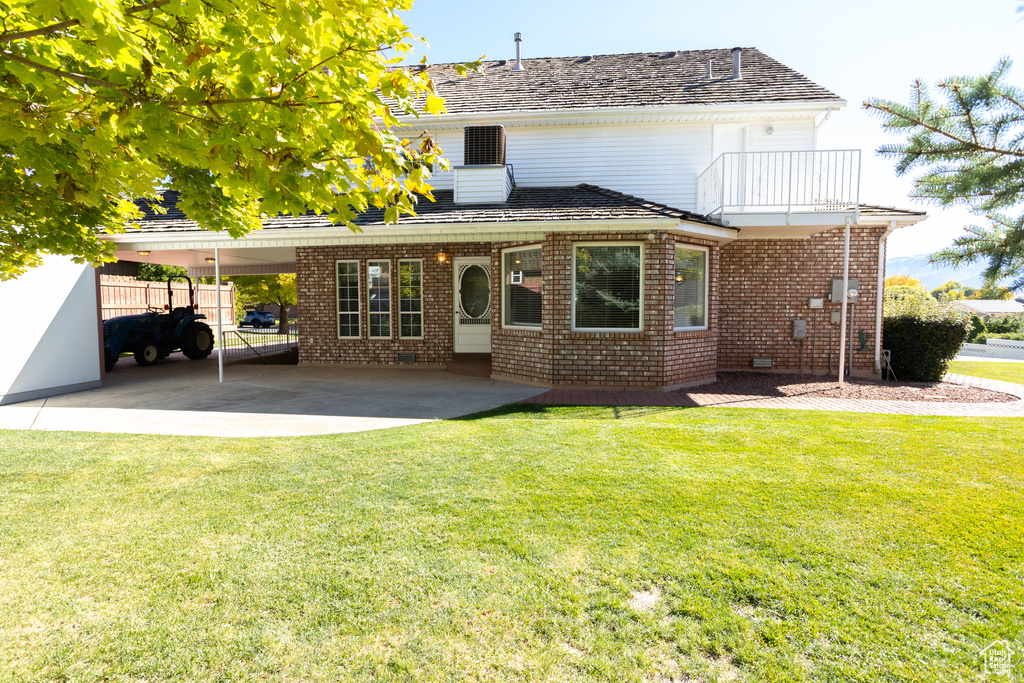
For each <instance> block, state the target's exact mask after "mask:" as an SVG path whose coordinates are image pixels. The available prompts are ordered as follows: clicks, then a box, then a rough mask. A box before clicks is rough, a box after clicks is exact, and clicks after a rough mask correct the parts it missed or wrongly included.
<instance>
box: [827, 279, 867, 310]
mask: <svg viewBox="0 0 1024 683" xmlns="http://www.w3.org/2000/svg"><path fill="white" fill-rule="evenodd" d="M847 282H849V283H850V287H849V288H850V289H851V290H856V291H857V292H860V281H859V280H854V279H853V278H852V277H851V278H850V279H849V280H847ZM858 298H860V295H859V294H857V295H854V296H851V297H850V298H849V300H848V302H849V303H851V304H855V303H857V299H858ZM829 300H830V301H832V302H834V303H837V304H841V303H843V279H842V278H837V279H835V280H833V281H832V295H831V296H830V297H829Z"/></svg>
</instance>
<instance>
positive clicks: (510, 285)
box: [501, 246, 544, 327]
mask: <svg viewBox="0 0 1024 683" xmlns="http://www.w3.org/2000/svg"><path fill="white" fill-rule="evenodd" d="M501 262H502V271H503V281H502V287H501V294H502V308H503V310H504V314H503V318H502V322H503V324H504V325H505V326H506V327H520V326H522V327H540V324H541V323H540V320H541V303H542V301H543V295H544V291H543V290H544V286H543V282H542V277H541V276H542V275H543V271H542V267H541V248H540V247H539V246H535V247H527V248H525V249H522V248H516V249H506V250H505V251H504V252H503V253H502V260H501Z"/></svg>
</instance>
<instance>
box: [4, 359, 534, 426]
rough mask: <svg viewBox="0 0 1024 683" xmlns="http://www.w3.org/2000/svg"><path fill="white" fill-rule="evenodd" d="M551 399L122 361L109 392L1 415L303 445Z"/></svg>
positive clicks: (20, 406)
mask: <svg viewBox="0 0 1024 683" xmlns="http://www.w3.org/2000/svg"><path fill="white" fill-rule="evenodd" d="M543 391H544V390H543V389H537V388H534V387H528V386H523V385H521V384H513V383H511V382H499V381H495V380H491V379H487V378H483V377H464V376H460V375H453V374H450V373H448V372H445V371H443V370H422V369H416V368H406V367H396V368H354V369H353V368H335V367H330V366H319V367H298V366H295V365H229V366H227V367H226V368H225V370H224V383H223V384H220V383H219V382H218V381H217V362H216V356H211V357H210V358H209V359H207V360H205V361H189V360H186V359H185V358H184V357H182V356H181V354H172V356H171V357H170V358H168V359H166V360H164V361H161V362H160V363H158V364H156V365H154V366H151V367H148V368H143V367H139V366H138V365H136V364H135V362H134V361H132V360H131V359H127V358H123V359H121V361H120V362H119V363H118V364H117V366H116V367H115V368H114V370H113V371H112V372H110V373H108V374H107V379H106V382H105V385H104V387H103V388H101V389H93V390H91V391H83V392H79V393H75V394H66V395H64V396H55V397H52V398H48V399H40V400H36V401H26V402H24V403H15V404H12V405H7V406H0V428H3V429H42V430H70V431H91V432H118V433H129V434H179V435H190V436H232V437H235V436H297V435H303V434H333V433H340V432H358V431H365V430H370V429H383V428H386V427H398V426H402V425H409V424H417V423H421V422H429V421H432V420H443V419H448V418H454V417H460V416H462V415H467V414H469V413H475V412H479V411H481V410H488V409H490V408H496V407H498V406H501V405H505V404H507V403H514V402H516V401H519V400H522V399H524V398H529V397H530V396H535V395H537V394H540V393H543Z"/></svg>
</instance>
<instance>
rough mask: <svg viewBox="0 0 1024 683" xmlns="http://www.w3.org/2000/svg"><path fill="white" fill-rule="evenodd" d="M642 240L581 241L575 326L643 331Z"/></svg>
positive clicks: (576, 263)
mask: <svg viewBox="0 0 1024 683" xmlns="http://www.w3.org/2000/svg"><path fill="white" fill-rule="evenodd" d="M642 256H643V254H642V246H641V245H639V244H611V243H603V244H577V245H576V247H575V249H574V253H573V292H574V295H573V328H574V329H579V330H617V331H626V330H629V331H640V329H641V318H640V312H641V304H640V302H641V300H642V291H641V282H640V277H641V264H642V263H643V259H642Z"/></svg>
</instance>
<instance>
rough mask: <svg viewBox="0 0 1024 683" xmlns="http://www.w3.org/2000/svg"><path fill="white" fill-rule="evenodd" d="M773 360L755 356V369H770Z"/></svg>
mask: <svg viewBox="0 0 1024 683" xmlns="http://www.w3.org/2000/svg"><path fill="white" fill-rule="evenodd" d="M772 360H773V359H771V358H766V357H758V356H754V363H753V365H754V367H755V368H770V367H771V366H772Z"/></svg>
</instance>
